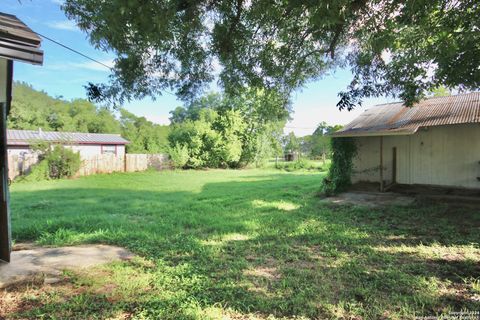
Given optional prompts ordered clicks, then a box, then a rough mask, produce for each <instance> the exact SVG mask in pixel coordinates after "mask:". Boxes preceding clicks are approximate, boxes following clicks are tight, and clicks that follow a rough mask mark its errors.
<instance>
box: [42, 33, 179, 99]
mask: <svg viewBox="0 0 480 320" xmlns="http://www.w3.org/2000/svg"><path fill="white" fill-rule="evenodd" d="M35 33H36V34H37V35H39V36H40V37H42V38H44V39H47V40H48V41H51V42H53V43H55V44H56V45H59V46H60V47H62V48H65V49H67V50H70V51H72V52H73V53H76V54H78V55H80V56H82V57H84V58H86V59H88V60H91V61H93V62H95V63H98V64H99V65H101V66H103V67H105V68H107V69H109V70H112V68H111V67H110V66H108V65H106V64H105V63H103V62H101V61H98V60H96V59H94V58H92V57H89V56H87V55H86V54H84V53H82V52H80V51H78V50H75V49H73V48H70V47H69V46H67V45H64V44H63V43H61V42H58V41H56V40H53V39H52V38H50V37H47V36H46V35H43V34H41V33H38V32H35ZM163 92H166V93H168V94H170V95H172V96H174V97H176V95H175V94H174V93H172V92H169V91H167V90H163Z"/></svg>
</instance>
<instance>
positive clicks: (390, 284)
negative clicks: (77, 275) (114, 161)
mask: <svg viewBox="0 0 480 320" xmlns="http://www.w3.org/2000/svg"><path fill="white" fill-rule="evenodd" d="M243 180H246V181H243ZM318 183H319V177H318V176H308V175H293V174H273V175H262V176H260V175H256V176H255V175H254V176H243V177H241V178H239V179H237V181H232V182H218V183H207V184H205V185H204V186H203V188H202V190H201V192H187V191H178V192H177V191H165V190H151V191H148V190H146V191H138V190H128V189H124V188H123V189H118V190H117V189H115V187H112V188H105V189H102V188H91V189H82V188H78V189H75V188H71V189H65V190H60V189H51V190H44V191H31V192H26V191H24V192H16V193H14V194H13V197H12V198H13V207H12V208H13V212H14V215H13V221H12V224H13V227H14V237H15V239H17V240H19V241H32V240H34V241H38V242H40V243H41V244H45V245H70V244H79V243H92V242H94V243H96V242H101V243H110V244H115V245H120V246H124V247H127V248H129V249H130V250H132V251H134V252H135V253H137V254H139V255H140V256H142V257H144V258H145V259H146V260H145V261H149V262H151V263H150V264H149V263H143V264H142V263H137V262H130V263H128V262H126V263H122V264H118V265H114V266H110V267H106V268H105V269H103V273H100V275H101V276H98V275H96V274H95V273H93V274H89V275H84V276H82V277H81V279H80V280H78V279H77V281H79V283H78V286H80V287H82V288H83V289H82V292H81V294H80V297H81V298H78V297H77V296H78V292H76V293H69V294H65V295H66V298H65V299H64V300H61V301H60V302H59V301H57V300H55V299H50V300H49V299H45V300H44V302H43V303H41V304H38V305H32V306H31V307H29V308H24V309H23V310H21V312H24V313H23V315H28V316H37V315H39V314H42V313H43V314H44V313H45V312H47V313H48V314H51V315H52V316H60V317H62V316H68V317H71V316H75V315H79V316H85V317H86V318H89V317H92V315H94V316H95V317H98V318H104V317H107V316H112V315H114V314H115V313H117V312H125V313H126V314H129V315H132V314H133V315H137V316H139V317H140V316H141V317H144V318H162V319H179V318H184V319H196V318H207V317H209V316H212V317H214V316H215V314H216V313H218V312H220V313H226V312H227V313H232V314H233V315H234V316H235V314H237V315H238V314H240V315H245V314H250V313H255V314H257V315H261V316H265V317H266V316H268V315H274V316H278V317H282V316H287V317H288V316H305V317H312V318H342V317H345V318H348V317H363V318H366V319H374V318H381V317H384V318H389V317H399V318H408V317H414V316H415V315H432V314H438V313H441V312H446V311H449V310H459V309H461V308H464V309H470V310H475V309H476V308H478V307H479V304H478V300H476V299H477V298H478V297H479V294H480V293H479V292H477V291H475V290H478V289H475V288H476V286H475V282H474V281H475V279H477V278H479V277H480V267H479V262H480V251H479V247H478V244H479V239H480V233H479V232H478V231H479V226H480V214H479V212H478V211H472V210H455V211H451V209H449V208H447V207H441V206H420V207H410V208H386V209H370V208H358V207H351V206H332V205H326V204H322V203H321V201H320V200H319V199H318V198H317V197H316V192H317V189H318ZM82 279H83V280H82ZM85 279H87V280H85ZM88 279H90V280H88ZM109 286H110V287H109ZM112 286H113V289H109V290H107V292H106V291H105V290H103V289H102V288H105V287H107V288H111V287H112ZM74 297H77V298H74ZM210 313H211V314H210ZM212 314H213V315H212Z"/></svg>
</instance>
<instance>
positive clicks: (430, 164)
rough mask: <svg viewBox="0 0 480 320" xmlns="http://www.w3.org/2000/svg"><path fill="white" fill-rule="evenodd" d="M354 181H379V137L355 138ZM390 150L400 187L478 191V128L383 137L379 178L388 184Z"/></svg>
mask: <svg viewBox="0 0 480 320" xmlns="http://www.w3.org/2000/svg"><path fill="white" fill-rule="evenodd" d="M356 141H357V146H358V155H357V157H356V159H355V160H354V166H355V168H354V170H355V174H354V176H353V177H352V178H353V179H352V180H353V181H354V182H358V181H371V182H379V179H380V171H379V162H380V161H379V159H380V138H379V137H359V138H356ZM393 148H396V149H397V151H396V154H397V159H396V166H397V172H396V179H397V182H398V183H404V184H428V185H440V186H455V187H466V188H480V181H478V179H477V177H480V125H479V124H464V125H447V126H439V127H430V128H428V129H420V130H419V131H418V132H417V133H415V134H413V135H408V136H384V137H383V163H384V169H383V176H384V180H385V181H386V183H387V184H388V183H390V182H391V181H392V176H393V172H392V167H393Z"/></svg>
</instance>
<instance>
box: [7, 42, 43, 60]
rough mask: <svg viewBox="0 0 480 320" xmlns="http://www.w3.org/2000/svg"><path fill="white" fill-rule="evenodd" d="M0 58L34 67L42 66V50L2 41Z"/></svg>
mask: <svg viewBox="0 0 480 320" xmlns="http://www.w3.org/2000/svg"><path fill="white" fill-rule="evenodd" d="M0 57H2V58H5V59H9V60H17V61H22V62H28V63H31V64H35V65H42V64H43V51H42V50H40V49H37V48H34V47H30V46H24V45H20V44H17V43H12V42H8V41H2V40H0Z"/></svg>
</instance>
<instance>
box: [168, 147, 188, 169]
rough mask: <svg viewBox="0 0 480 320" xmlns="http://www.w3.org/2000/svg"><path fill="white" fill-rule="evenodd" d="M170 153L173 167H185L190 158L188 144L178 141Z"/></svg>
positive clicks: (170, 149)
mask: <svg viewBox="0 0 480 320" xmlns="http://www.w3.org/2000/svg"><path fill="white" fill-rule="evenodd" d="M168 153H169V155H170V159H171V161H172V165H173V167H174V168H178V169H181V168H183V167H185V165H186V164H187V162H188V159H189V158H190V156H189V155H188V148H187V146H182V145H180V144H178V143H176V144H175V146H173V147H170V148H169V150H168Z"/></svg>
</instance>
